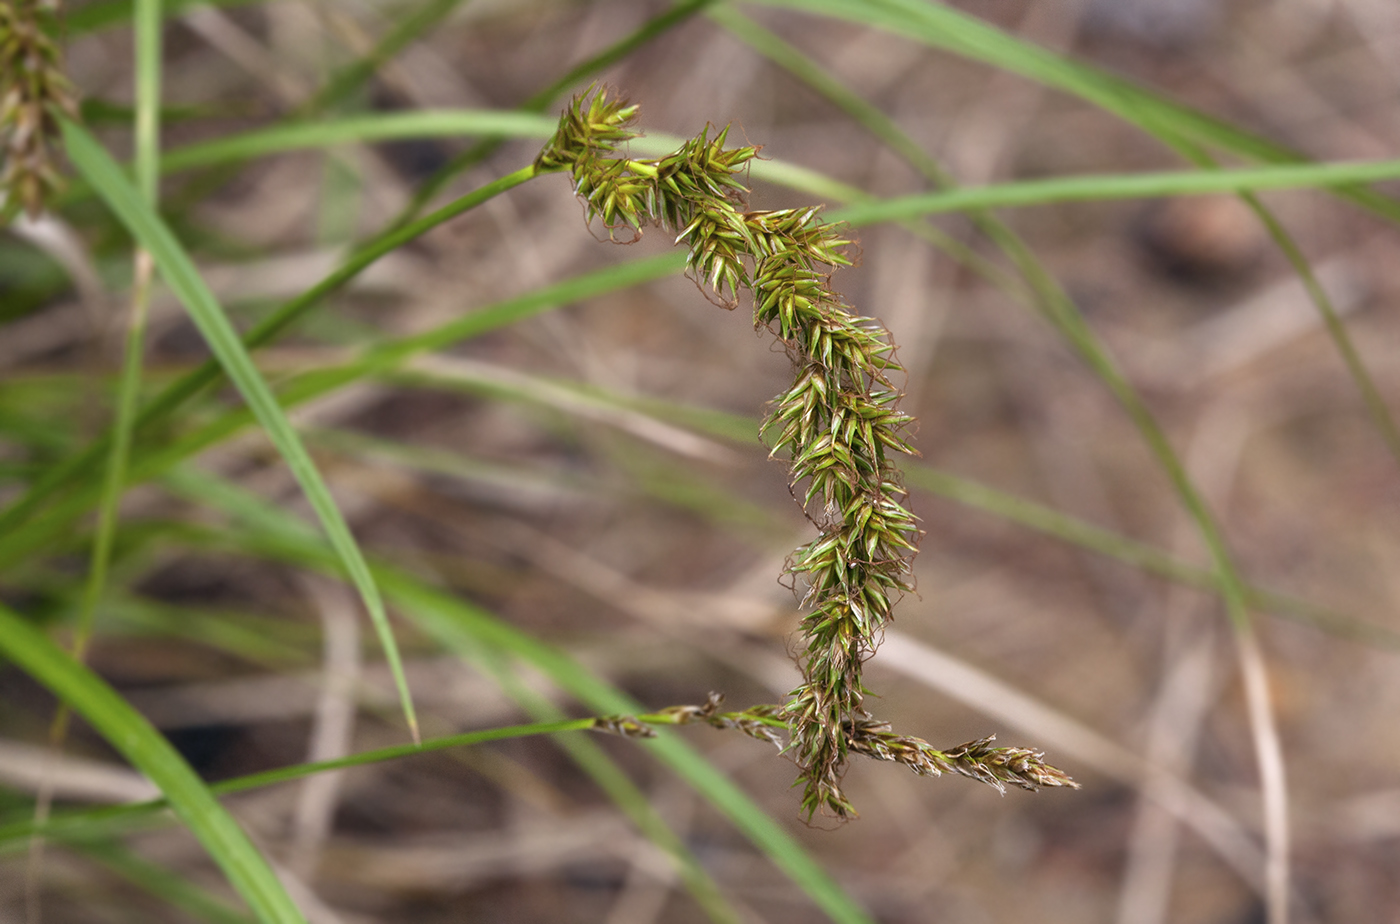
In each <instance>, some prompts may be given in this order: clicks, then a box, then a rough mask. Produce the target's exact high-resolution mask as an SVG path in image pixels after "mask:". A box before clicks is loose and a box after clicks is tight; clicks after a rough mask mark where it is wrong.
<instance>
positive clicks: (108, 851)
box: [77, 840, 253, 924]
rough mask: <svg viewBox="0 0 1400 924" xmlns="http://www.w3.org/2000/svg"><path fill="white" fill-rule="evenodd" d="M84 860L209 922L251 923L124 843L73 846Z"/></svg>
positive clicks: (240, 914)
mask: <svg viewBox="0 0 1400 924" xmlns="http://www.w3.org/2000/svg"><path fill="white" fill-rule="evenodd" d="M77 847H78V850H80V851H81V852H82V853H83V854H84V855H85V856H86V857H88V859H90V860H93V861H95V862H97V863H100V864H101V865H102V866H104V867H106V868H107V869H109V870H111V871H112V872H114V873H116V874H117V875H119V876H121V877H122V878H123V879H125V880H127V881H128V882H130V883H132V884H133V885H136V886H138V887H139V888H141V889H144V890H145V891H146V892H148V893H150V894H151V895H153V896H155V897H156V898H159V899H161V900H162V901H164V902H166V903H167V904H169V905H171V906H172V907H175V908H178V909H180V910H181V911H183V912H185V913H186V914H188V915H190V916H191V917H192V918H195V919H196V920H199V921H207V922H209V924H252V921H253V919H252V918H251V917H249V916H248V915H247V914H245V913H243V912H241V911H239V910H237V909H236V908H232V907H230V906H229V905H228V904H227V903H226V902H225V901H223V900H222V899H220V898H218V897H217V896H215V895H213V894H212V893H210V892H209V891H208V890H207V889H205V888H203V887H202V886H200V885H199V884H198V883H197V882H196V881H195V880H193V879H191V878H186V877H185V876H182V875H180V874H179V873H176V872H174V871H173V870H170V869H167V868H166V867H164V866H161V865H159V864H156V863H152V862H151V861H150V860H147V859H145V858H143V857H141V856H138V855H137V854H136V853H135V852H134V851H132V850H130V849H128V848H127V847H126V846H125V845H123V844H120V843H117V842H115V841H108V840H85V841H82V842H81V843H79V844H78V845H77Z"/></svg>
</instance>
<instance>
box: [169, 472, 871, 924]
mask: <svg viewBox="0 0 1400 924" xmlns="http://www.w3.org/2000/svg"><path fill="white" fill-rule="evenodd" d="M181 477H182V478H196V477H197V478H198V484H197V485H195V484H194V483H193V482H187V484H188V485H189V487H191V488H193V489H194V491H195V493H196V496H198V497H199V498H200V499H201V500H202V501H204V502H207V503H212V504H216V505H218V506H221V507H222V508H223V509H224V510H225V511H226V512H227V513H228V514H229V515H230V516H231V517H232V518H234V519H235V520H236V521H238V522H240V523H244V524H247V525H248V526H250V527H252V528H253V529H255V530H257V531H259V532H260V533H261V535H262V536H263V537H264V540H265V541H268V540H270V541H271V542H272V543H273V544H272V545H270V546H267V545H265V546H263V547H261V548H255V549H249V551H254V552H257V553H258V554H264V555H272V556H274V557H277V558H279V560H283V561H287V562H290V563H294V564H299V565H302V566H305V567H313V568H317V569H324V568H326V567H327V566H328V565H330V564H331V562H332V559H331V558H330V556H329V550H327V549H326V548H325V546H324V544H323V543H322V542H321V541H320V540H319V537H317V536H315V535H314V534H312V533H311V532H310V531H309V530H308V529H307V528H306V525H305V524H303V523H302V522H301V521H299V520H297V519H295V518H294V517H291V516H289V515H288V514H287V513H285V512H284V511H282V510H281V509H279V508H277V507H274V506H271V505H269V504H266V503H265V502H263V501H261V500H260V499H258V498H254V497H250V496H249V495H247V493H246V492H243V491H241V490H239V489H237V488H235V487H233V486H231V485H228V484H227V483H223V482H219V483H213V480H212V479H210V478H208V477H200V476H197V475H196V474H195V473H193V472H188V471H187V472H186V473H184V474H182V476H181ZM238 532H239V530H238V529H230V530H225V531H224V535H227V536H229V538H230V540H231V541H238V537H237V536H236V535H234V534H236V533H238ZM375 574H376V576H377V577H378V579H379V582H380V585H381V586H382V587H383V588H384V591H385V593H386V594H387V595H388V596H389V597H390V598H391V599H393V600H394V602H395V604H396V605H397V606H398V607H399V609H400V610H401V611H402V612H403V613H404V615H405V616H407V617H408V618H410V619H412V620H413V622H414V625H415V626H417V627H418V629H419V630H420V631H422V632H424V633H425V634H427V635H428V636H429V637H431V638H433V639H434V640H435V641H436V642H437V643H438V644H440V645H442V646H443V647H444V648H446V649H448V650H449V651H453V652H456V653H459V654H461V655H463V656H469V657H473V658H475V657H478V656H480V655H481V654H483V653H490V652H493V651H501V652H506V653H508V654H509V655H510V656H512V657H515V658H518V659H519V660H520V661H522V662H524V663H526V664H529V665H530V666H532V667H534V668H535V669H536V670H539V671H540V672H541V673H543V674H545V675H546V676H547V677H549V678H550V679H551V680H552V681H553V682H554V683H555V684H557V685H558V686H559V687H560V688H561V689H563V690H565V691H566V692H568V693H569V694H571V695H572V696H574V697H575V698H576V699H578V700H579V701H580V702H581V703H583V704H584V706H585V708H587V709H589V710H590V711H592V712H596V713H600V714H619V713H621V714H629V715H637V714H640V713H645V712H646V711H647V709H645V708H644V707H643V706H642V705H641V704H639V703H638V702H636V701H635V700H633V699H632V698H631V697H629V696H627V695H626V694H625V693H623V692H621V691H620V690H618V689H617V688H616V687H614V686H612V684H610V683H608V682H607V681H605V680H603V679H601V678H599V677H597V676H596V675H594V674H593V673H592V672H591V671H589V670H588V669H587V668H585V667H583V666H582V665H580V664H579V663H578V662H576V661H575V660H573V658H571V657H569V656H568V655H567V654H565V653H564V652H562V651H560V650H559V649H557V648H555V647H554V646H552V645H550V644H548V643H546V642H543V641H540V640H539V639H536V638H534V637H533V636H530V635H528V634H526V633H524V632H522V631H520V630H519V629H516V628H514V627H513V626H510V625H508V624H506V623H505V622H503V621H502V620H500V619H498V618H497V617H496V616H494V615H493V614H491V613H488V612H486V611H485V610H483V609H481V608H479V607H476V606H474V605H472V604H470V603H467V602H465V601H462V600H458V599H456V598H455V597H453V596H451V595H450V594H448V593H445V592H443V591H440V590H437V589H435V588H432V587H429V586H427V585H426V584H424V583H423V582H422V581H420V580H418V579H417V578H415V577H413V576H411V575H408V574H405V573H403V572H401V571H398V570H397V569H394V568H391V567H388V566H385V565H376V566H375ZM639 745H640V746H642V747H645V748H647V749H648V750H650V751H651V752H652V753H653V754H654V756H655V757H656V758H657V759H658V760H660V761H661V762H662V763H663V764H665V765H666V766H668V767H669V768H670V769H671V770H672V772H674V773H676V774H677V775H678V776H680V777H681V778H682V779H683V780H685V781H686V782H687V783H688V784H689V785H690V786H691V787H692V788H693V789H695V791H696V792H698V793H700V795H702V796H703V797H705V798H706V799H708V800H709V801H710V803H711V804H712V805H714V806H715V808H717V809H718V810H719V811H721V812H722V813H723V814H724V815H725V816H726V817H727V818H729V820H730V822H731V823H732V824H733V825H734V826H735V827H736V828H738V830H739V831H741V832H742V833H743V834H744V835H745V836H746V837H747V838H748V839H749V840H750V841H751V842H753V844H754V845H755V846H756V847H758V849H759V850H761V851H762V852H763V853H764V854H765V855H767V856H768V857H769V858H770V859H771V860H772V861H773V862H774V863H775V864H776V865H777V866H778V867H779V868H780V869H782V870H783V872H784V873H786V874H787V876H788V877H789V878H790V879H792V881H793V882H794V883H796V884H797V885H798V886H799V887H800V888H801V889H802V890H803V891H804V892H806V893H807V895H808V896H809V897H810V898H811V899H812V901H813V902H815V903H816V904H817V906H818V907H820V908H821V909H822V910H823V911H824V912H825V913H826V914H827V916H828V917H830V918H831V919H832V920H833V921H836V922H839V924H870V918H869V917H868V916H867V915H866V914H865V912H864V911H863V910H862V909H861V908H860V907H859V906H858V905H857V904H856V903H855V902H854V901H853V900H852V899H851V897H850V896H849V895H847V894H846V893H845V892H844V891H843V890H842V889H841V888H840V887H839V886H838V885H837V884H836V883H835V882H834V881H833V880H832V878H831V876H830V875H829V874H828V873H827V872H826V871H825V870H823V869H822V868H821V866H820V865H819V864H817V863H816V861H815V860H813V859H812V858H811V857H810V856H808V854H807V853H806V851H804V850H803V849H802V847H801V846H800V845H799V844H798V843H797V842H796V841H795V840H794V839H793V838H792V836H791V835H790V834H788V833H787V832H786V831H785V830H783V828H782V826H781V825H779V824H778V823H777V822H775V821H774V820H773V819H772V818H770V817H769V816H768V815H767V813H765V812H764V811H763V809H761V808H760V807H758V806H757V805H755V804H754V803H753V801H752V800H751V799H750V798H749V797H748V796H747V795H745V794H744V792H743V791H742V790H740V789H739V788H738V787H737V786H735V785H734V783H733V782H731V781H730V780H729V779H728V778H727V777H726V776H725V775H724V774H723V773H721V772H720V771H719V770H717V769H715V768H714V767H713V766H712V765H711V764H710V763H709V762H708V761H706V760H705V759H704V758H703V757H701V756H700V755H699V754H697V753H696V752H695V751H694V750H693V749H692V748H691V747H690V746H689V745H687V744H686V743H685V741H684V740H682V739H681V738H680V737H679V736H677V735H674V734H670V733H668V732H666V731H665V730H664V729H660V730H658V736H657V737H656V738H654V739H647V740H645V741H641V742H639ZM756 746H757V743H756Z"/></svg>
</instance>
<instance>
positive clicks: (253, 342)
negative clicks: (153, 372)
mask: <svg viewBox="0 0 1400 924" xmlns="http://www.w3.org/2000/svg"><path fill="white" fill-rule="evenodd" d="M534 175H535V173H534V169H533V168H531V167H526V168H522V169H520V170H517V171H516V172H514V173H511V174H508V175H507V176H504V177H501V178H500V179H499V180H495V181H493V182H491V183H488V184H487V185H485V186H483V187H481V188H480V189H477V190H475V191H473V192H471V193H468V194H467V195H465V196H462V197H461V198H460V199H457V200H455V201H453V202H450V203H448V204H447V205H445V206H443V207H442V208H440V209H438V210H437V211H435V212H433V213H432V214H430V215H426V216H424V217H423V218H420V219H418V220H417V221H414V222H413V223H412V224H409V225H406V226H404V227H398V228H390V229H388V230H387V231H384V232H383V233H381V234H380V235H378V236H377V237H375V238H374V239H373V240H371V241H369V242H368V243H366V244H365V245H364V246H363V247H361V248H360V249H358V250H356V251H355V252H354V254H352V255H351V256H350V258H349V259H347V260H346V261H345V263H344V264H342V265H341V266H340V267H339V268H337V269H336V270H334V271H333V272H332V273H331V274H330V275H328V276H327V277H326V278H325V279H323V280H321V281H320V282H319V283H317V284H316V285H314V286H312V287H311V288H310V289H308V290H306V291H305V292H303V293H302V294H301V295H298V296H297V297H296V298H293V299H292V300H290V301H288V302H286V303H285V304H283V305H282V306H280V307H279V308H278V309H277V310H276V311H274V312H273V313H272V314H270V315H268V316H267V317H266V318H264V319H263V320H262V321H260V322H259V323H258V324H256V325H255V326H254V327H253V328H252V329H251V330H250V331H249V332H248V333H247V334H246V335H245V336H244V338H243V343H244V345H245V346H247V347H249V348H252V347H256V346H260V345H262V344H264V343H267V342H268V341H270V340H272V339H273V338H274V337H276V336H277V335H278V334H279V333H281V332H282V331H283V330H285V329H286V328H287V327H288V326H289V325H290V324H292V323H293V322H294V321H295V320H297V319H298V318H300V317H302V316H303V315H305V314H306V313H307V312H308V311H310V310H311V309H312V308H314V307H315V306H316V305H318V304H319V303H320V302H321V300H322V299H324V298H325V297H327V296H328V295H330V294H331V293H332V292H335V291H336V290H337V289H339V288H340V287H341V286H343V285H345V284H346V283H348V282H349V281H350V280H352V279H354V278H355V277H356V276H357V275H359V274H360V273H361V272H363V271H364V270H365V269H367V268H368V267H369V266H370V265H372V264H373V263H374V262H375V261H377V260H378V259H380V258H381V257H383V256H384V255H385V254H388V253H391V252H393V251H394V250H396V249H397V248H399V247H401V246H403V245H404V244H406V243H408V242H409V241H411V240H413V239H414V238H416V237H418V236H419V235H421V234H424V233H426V232H427V231H429V230H431V229H432V228H435V227H437V226H438V225H440V224H442V223H443V222H445V221H448V220H449V219H451V218H454V217H456V216H458V215H460V214H462V213H463V212H466V211H469V210H470V209H473V208H475V207H476V206H478V205H480V204H481V203H483V202H486V201H488V200H489V199H491V198H493V197H495V196H497V195H499V194H501V193H503V192H505V191H506V190H508V189H512V188H514V187H516V186H518V185H520V184H521V183H524V182H526V181H527V180H529V179H530V178H532V177H533V176H534ZM220 375H221V367H220V364H219V362H218V361H217V360H211V361H209V362H206V363H205V364H204V365H202V366H200V367H199V368H198V369H196V370H194V371H193V372H190V373H188V374H186V375H185V376H183V377H181V378H180V379H179V380H178V381H176V382H175V383H173V384H172V385H170V386H169V387H168V388H166V389H165V390H164V391H163V392H161V393H160V395H158V396H157V397H156V398H155V399H154V400H152V401H151V403H150V404H148V405H147V406H146V407H145V408H144V409H143V410H142V411H141V414H140V416H139V418H138V419H137V422H136V427H137V429H138V430H139V429H140V428H141V427H144V426H146V425H148V424H150V423H153V422H155V421H157V420H160V419H162V418H164V417H166V416H167V415H169V414H170V413H171V412H172V411H174V410H175V409H176V408H178V407H179V406H180V405H182V404H183V403H184V402H186V401H188V400H189V399H190V398H191V397H193V396H194V395H196V394H198V393H199V392H200V391H201V390H202V389H204V388H205V387H207V386H209V385H211V384H213V383H214V382H216V381H218V380H219V377H220ZM108 439H110V437H104V438H102V439H99V440H97V441H96V442H95V443H93V444H92V445H91V446H89V447H87V448H86V449H85V450H83V451H82V452H79V453H75V454H73V455H70V456H68V457H67V458H66V459H64V460H62V461H60V462H57V463H54V464H53V465H50V466H49V467H48V468H47V469H46V470H45V471H44V474H43V475H42V476H41V477H40V478H38V479H37V480H36V481H34V482H33V483H32V484H31V485H30V486H29V489H28V490H27V491H26V492H25V493H24V494H23V495H22V496H20V497H19V498H17V499H16V500H15V501H14V503H12V504H11V505H10V506H9V507H7V508H6V509H5V510H4V511H0V546H3V545H4V544H5V540H6V538H11V539H13V538H15V537H16V535H17V533H18V531H19V529H18V528H19V526H20V524H22V523H24V522H25V521H26V520H28V519H29V518H30V517H31V516H32V515H33V514H34V513H35V511H37V510H38V509H39V508H40V507H41V506H42V505H43V504H44V503H45V501H47V500H48V499H49V498H50V497H52V496H53V495H54V494H55V493H57V492H58V491H59V490H61V489H62V488H64V487H66V486H69V485H73V484H82V483H84V482H85V481H86V480H87V478H88V476H89V474H90V472H91V471H92V470H93V467H94V466H95V465H96V464H97V463H98V462H99V460H101V459H102V457H103V454H104V452H105V450H106V447H107V445H108V444H107V440H108ZM4 558H5V554H4V553H3V552H0V560H3V559H4Z"/></svg>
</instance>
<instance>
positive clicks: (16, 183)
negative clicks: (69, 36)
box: [0, 0, 78, 218]
mask: <svg viewBox="0 0 1400 924" xmlns="http://www.w3.org/2000/svg"><path fill="white" fill-rule="evenodd" d="M52 19H53V13H52V11H51V10H49V9H47V8H46V6H45V4H44V3H42V2H41V0H12V2H5V3H0V150H3V151H4V166H3V168H0V190H3V191H4V192H5V194H6V197H7V198H8V199H9V200H10V201H11V202H14V203H17V204H18V205H20V206H21V207H23V208H24V210H25V212H26V213H27V214H28V215H29V217H30V218H37V217H38V216H39V213H40V212H41V211H42V210H43V207H44V201H45V199H46V198H47V197H48V196H50V195H52V194H53V193H54V192H56V191H57V190H58V189H59V187H60V186H61V185H62V181H61V180H60V178H59V174H58V169H57V168H56V167H55V165H54V147H55V144H56V142H55V139H56V138H57V136H58V114H59V113H64V114H66V115H68V116H70V117H72V118H77V117H78V106H77V102H76V95H75V91H74V89H73V85H72V84H71V83H70V82H69V81H68V78H67V77H65V76H64V75H63V60H62V55H61V53H60V51H59V48H58V45H57V44H56V43H55V42H54V40H53V39H52V38H50V36H49V31H50V29H49V28H48V27H49V25H50V23H49V21H50V20H52Z"/></svg>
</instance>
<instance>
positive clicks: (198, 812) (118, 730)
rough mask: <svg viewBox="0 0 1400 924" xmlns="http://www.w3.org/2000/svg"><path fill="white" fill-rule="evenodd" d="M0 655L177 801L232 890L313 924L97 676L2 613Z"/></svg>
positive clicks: (260, 908)
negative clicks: (77, 716) (82, 720)
mask: <svg viewBox="0 0 1400 924" xmlns="http://www.w3.org/2000/svg"><path fill="white" fill-rule="evenodd" d="M0 654H3V655H4V656H5V657H6V658H7V659H9V660H10V661H13V662H14V663H15V664H16V665H18V666H19V668H20V669H21V670H23V671H24V672H25V673H27V674H29V675H30V676H31V677H33V678H34V679H35V680H37V681H38V682H39V683H41V684H43V685H44V686H45V687H47V688H48V689H49V690H50V691H52V692H53V693H54V694H55V695H56V696H57V697H58V698H59V699H61V700H62V701H63V702H65V703H67V704H68V705H69V706H70V707H71V708H72V709H73V711H74V712H77V713H78V714H79V715H81V716H82V717H83V718H84V719H86V720H87V721H88V723H89V724H90V725H91V726H92V727H93V728H94V729H95V730H96V731H97V732H98V733H99V734H100V735H102V737H103V738H105V739H106V740H107V741H108V742H109V743H110V744H111V745H112V746H113V747H114V748H116V749H117V750H118V751H119V752H120V753H121V754H122V756H124V757H125V758H126V759H127V760H129V761H130V762H131V764H132V766H134V767H135V768H136V769H138V770H140V771H141V772H142V773H144V774H146V776H147V777H149V778H150V780H151V782H153V783H155V784H156V786H158V787H160V791H161V792H163V793H164V794H165V797H166V798H167V799H169V800H170V805H171V807H172V808H173V809H174V810H175V813H176V814H177V815H179V816H180V819H181V820H182V821H183V822H184V823H185V824H186V825H187V826H188V827H189V829H190V831H191V832H193V834H194V835H195V837H196V838H198V839H199V841H200V843H201V844H203V845H204V848H205V849H206V850H208V851H209V854H210V856H212V857H213V858H214V862H216V863H217V864H218V865H219V867H220V868H221V869H222V870H223V871H224V875H226V876H227V877H228V879H229V882H230V883H231V884H232V885H233V887H234V888H235V889H237V890H238V892H239V894H240V895H242V896H243V898H244V900H245V901H247V903H248V906H249V907H250V908H251V909H252V910H253V913H254V914H255V915H257V918H258V920H259V921H263V922H266V924H305V920H304V919H303V918H302V916H301V913H300V912H299V911H298V910H297V908H296V905H294V904H293V903H292V900H291V899H290V898H289V897H288V896H287V893H286V891H285V890H284V889H283V888H282V884H281V883H280V882H278V881H277V877H276V876H274V875H273V873H272V869H271V868H270V867H269V866H268V864H267V861H266V860H265V859H263V856H262V855H261V854H260V853H258V851H257V849H256V848H254V847H253V845H252V843H251V842H250V841H249V840H248V836H247V835H246V834H244V833H243V830H242V829H241V828H239V827H238V824H237V822H235V821H234V820H233V818H232V816H230V815H229V814H228V812H226V811H225V810H224V808H223V806H221V805H219V803H218V801H217V800H215V798H214V796H213V794H211V793H210V792H209V788H208V787H207V786H205V785H204V783H203V782H202V781H201V780H200V779H199V777H198V776H197V775H196V774H195V772H194V771H193V770H192V769H190V766H189V764H187V763H185V761H184V760H183V759H182V758H181V757H180V755H179V754H178V753H176V751H175V749H174V748H173V747H171V746H170V743H169V742H168V741H166V740H165V738H163V737H161V734H160V733H159V732H158V731H156V730H155V728H153V727H152V726H151V724H150V723H149V722H147V721H146V720H145V719H144V718H143V717H142V716H141V715H140V714H139V713H138V712H136V710H135V709H133V708H132V707H131V705H130V704H129V703H127V701H126V700H124V699H122V697H121V696H120V695H118V694H117V692H116V691H115V690H113V689H112V688H111V687H110V686H108V685H107V684H106V683H105V682H104V681H103V680H102V679H101V678H99V677H98V676H97V675H96V674H94V673H92V671H90V670H88V669H87V668H85V667H83V666H82V665H80V664H78V663H77V662H76V661H74V660H73V659H72V658H71V657H69V656H68V655H67V654H65V653H64V652H63V651H62V650H60V649H59V648H58V646H56V645H54V643H53V642H51V641H49V639H48V638H46V637H45V636H44V635H42V634H40V633H39V632H37V631H35V630H34V629H33V628H31V627H30V625H29V624H28V623H27V622H25V621H24V620H23V619H21V618H20V617H19V616H18V615H16V614H15V613H14V612H13V611H11V610H10V609H8V608H6V607H5V606H3V605H0Z"/></svg>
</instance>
